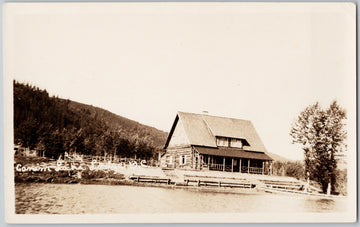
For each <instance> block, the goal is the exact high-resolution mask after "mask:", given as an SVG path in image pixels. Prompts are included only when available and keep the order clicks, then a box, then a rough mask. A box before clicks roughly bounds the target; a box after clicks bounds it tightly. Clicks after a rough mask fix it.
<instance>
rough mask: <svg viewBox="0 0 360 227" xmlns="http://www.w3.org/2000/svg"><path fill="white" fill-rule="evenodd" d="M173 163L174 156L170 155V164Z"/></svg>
mask: <svg viewBox="0 0 360 227" xmlns="http://www.w3.org/2000/svg"><path fill="white" fill-rule="evenodd" d="M172 163H173V158H172V156H169V164H172Z"/></svg>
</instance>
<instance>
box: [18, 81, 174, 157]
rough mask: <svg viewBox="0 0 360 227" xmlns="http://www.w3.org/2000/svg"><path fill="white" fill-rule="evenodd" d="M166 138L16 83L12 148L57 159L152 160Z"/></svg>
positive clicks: (136, 124)
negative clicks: (65, 154) (80, 156)
mask: <svg viewBox="0 0 360 227" xmlns="http://www.w3.org/2000/svg"><path fill="white" fill-rule="evenodd" d="M166 136H167V133H166V132H163V131H160V130H158V129H156V128H153V127H150V126H146V125H143V124H140V123H138V122H136V121H133V120H130V119H127V118H124V117H121V116H119V115H116V114H113V113H111V112H110V111H107V110H104V109H101V108H98V107H94V106H91V105H86V104H82V103H78V102H74V101H71V100H64V99H60V98H57V97H49V94H48V92H47V91H46V90H41V89H39V88H37V87H34V86H30V85H28V84H27V85H25V84H21V83H18V82H16V81H14V138H15V141H14V142H15V143H18V144H22V145H23V146H25V147H29V148H31V149H33V148H37V149H39V150H45V155H46V156H49V157H57V156H58V155H60V154H62V153H63V152H65V151H76V152H79V153H84V154H96V155H104V154H117V155H119V156H123V157H132V156H134V155H137V157H144V158H150V157H151V156H153V154H154V153H156V150H158V149H160V148H161V147H162V146H163V145H164V143H165V140H166Z"/></svg>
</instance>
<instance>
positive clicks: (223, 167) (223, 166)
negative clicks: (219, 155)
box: [223, 157, 225, 171]
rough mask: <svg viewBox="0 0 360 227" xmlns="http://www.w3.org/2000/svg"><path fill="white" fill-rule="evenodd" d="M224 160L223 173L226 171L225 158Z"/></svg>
mask: <svg viewBox="0 0 360 227" xmlns="http://www.w3.org/2000/svg"><path fill="white" fill-rule="evenodd" d="M223 160H224V161H223V171H225V157H224V159H223Z"/></svg>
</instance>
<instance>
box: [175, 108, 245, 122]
mask: <svg viewBox="0 0 360 227" xmlns="http://www.w3.org/2000/svg"><path fill="white" fill-rule="evenodd" d="M179 113H180V114H191V115H200V116H205V117H206V116H208V117H216V118H224V119H231V120H237V121H239V120H240V121H248V122H250V123H251V121H250V120H245V119H239V118H234V117H224V116H215V115H209V114H201V113H191V112H184V111H178V114H179Z"/></svg>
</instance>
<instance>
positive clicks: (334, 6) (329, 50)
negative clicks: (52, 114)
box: [4, 3, 356, 159]
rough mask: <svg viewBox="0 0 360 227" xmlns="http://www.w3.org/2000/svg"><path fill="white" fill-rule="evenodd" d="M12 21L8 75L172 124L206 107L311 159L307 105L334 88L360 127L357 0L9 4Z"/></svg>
mask: <svg viewBox="0 0 360 227" xmlns="http://www.w3.org/2000/svg"><path fill="white" fill-rule="evenodd" d="M4 26H5V27H4V29H5V30H4V31H5V32H4V34H5V37H4V40H5V45H4V53H5V58H4V59H5V62H4V65H5V77H6V78H14V79H16V80H18V81H20V82H30V83H31V84H33V85H36V86H38V87H40V88H42V89H47V91H48V92H49V93H50V94H51V95H58V96H59V97H62V98H69V99H71V100H74V101H78V102H82V103H86V104H91V105H93V106H98V107H102V108H105V109H107V110H109V111H111V112H113V113H116V114H118V115H121V116H124V117H127V118H130V119H132V120H136V121H138V122H140V123H143V124H146V125H150V126H154V127H156V128H158V129H161V130H164V131H169V130H170V128H171V125H172V123H173V120H174V118H175V115H176V112H177V111H187V112H194V113H201V112H202V111H204V110H206V111H208V112H209V114H210V115H218V116H225V117H233V118H239V119H247V120H251V121H252V122H253V124H254V126H255V128H256V130H257V132H258V134H259V135H260V137H261V138H262V140H263V142H264V144H265V147H266V148H267V150H268V151H270V152H272V153H276V154H279V155H282V156H284V157H287V158H290V159H301V158H303V154H302V151H301V149H299V147H297V146H296V145H292V144H291V138H290V136H289V131H290V128H291V123H292V122H293V120H295V119H296V117H297V115H298V114H299V113H300V111H301V110H303V109H304V108H305V107H306V106H308V105H310V104H313V103H315V102H316V101H319V102H320V103H321V104H322V105H323V106H327V105H329V103H330V102H331V101H332V100H334V99H336V100H338V102H339V104H340V105H341V106H343V107H345V108H346V109H347V111H348V114H349V123H350V124H349V126H350V127H353V126H354V127H355V124H353V123H355V78H356V71H355V60H356V59H355V7H354V6H353V4H351V3H345V4H344V3H326V4H325V3H321V4H313V3H302V4H301V3H267V4H262V3H252V4H248V3H207V4H204V3H188V4H186V3H156V4H149V3H147V4H141V3H135V4H126V3H107V4H96V3H92V4H91V3H82V4H74V3H71V4H49V3H33V4H17V5H16V4H8V5H6V6H5V25H4ZM352 125H353V126H352ZM349 130H350V131H351V130H352V131H351V132H354V128H350V129H349Z"/></svg>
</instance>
